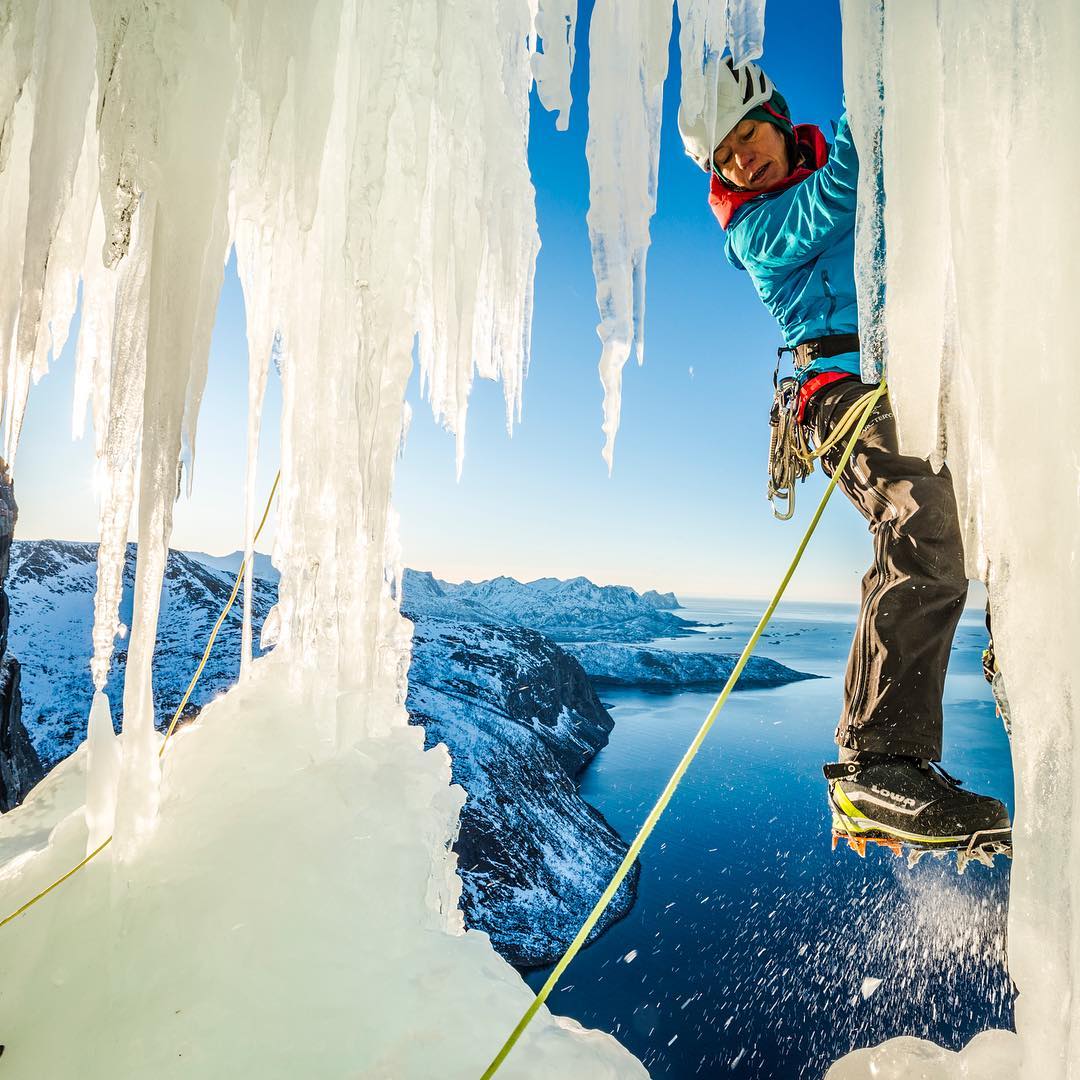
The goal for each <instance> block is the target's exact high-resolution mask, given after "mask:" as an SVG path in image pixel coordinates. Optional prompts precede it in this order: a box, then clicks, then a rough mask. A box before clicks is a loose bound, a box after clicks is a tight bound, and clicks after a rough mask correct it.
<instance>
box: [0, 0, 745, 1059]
mask: <svg viewBox="0 0 1080 1080" xmlns="http://www.w3.org/2000/svg"><path fill="white" fill-rule="evenodd" d="M575 7H576V5H575V4H574V3H572V2H568V0H543V2H542V3H541V0H500V2H498V3H491V2H490V0H457V2H455V3H453V4H447V3H444V2H442V0H385V2H379V3H367V2H363V0H312V2H310V3H304V4H299V3H295V2H294V0H229V2H226V0H205V2H201V3H198V4H189V3H175V2H169V0H13V2H10V3H6V4H3V5H0V342H3V346H4V350H5V351H4V354H3V357H2V363H0V401H2V409H3V415H2V422H3V431H2V439H3V453H4V456H5V457H6V458H7V459H8V460H9V461H14V459H15V456H16V452H17V448H18V442H19V433H20V429H21V425H22V417H23V413H24V409H25V405H26V400H27V395H28V393H29V392H30V388H31V385H32V383H33V382H34V380H35V379H37V378H38V377H40V375H41V374H42V373H43V371H45V370H46V368H47V365H48V362H49V358H50V355H56V354H57V353H58V352H59V351H60V349H61V348H62V347H63V344H64V342H65V340H66V338H67V335H68V332H69V329H70V328H71V326H72V325H73V319H74V317H75V314H76V310H77V308H79V304H80V297H81V314H80V318H79V324H78V325H79V340H78V344H77V372H76V397H75V403H74V413H73V415H74V427H75V429H76V431H81V427H82V423H83V417H84V416H85V414H86V412H87V410H89V412H90V415H91V417H92V420H93V438H94V444H95V448H96V451H97V457H98V470H97V477H96V481H97V489H98V490H97V493H98V496H99V505H100V539H101V545H100V549H99V559H98V590H97V598H96V603H95V630H94V638H93V649H94V652H93V658H92V661H91V670H92V673H93V678H94V684H95V686H96V687H97V689H98V690H99V691H100V690H101V689H102V688H103V687H104V685H105V682H106V679H107V677H108V672H109V669H110V660H111V656H112V650H113V646H114V641H115V640H116V638H117V636H118V633H119V631H120V622H119V618H118V605H119V600H120V596H121V587H122V584H123V569H124V553H125V543H126V541H127V539H128V531H129V526H130V525H131V523H132V522H133V521H134V531H135V532H136V534H137V539H138V550H139V560H138V565H137V569H136V581H135V600H134V612H133V616H132V618H131V620H130V636H129V639H128V662H127V674H126V680H125V685H124V730H123V734H122V736H121V737H120V738H119V739H116V738H115V737H114V736H113V735H112V733H111V726H112V725H111V719H110V717H109V714H108V712H109V711H108V706H107V701H106V699H105V696H104V695H102V694H98V695H97V696H96V697H95V698H94V701H93V708H92V709H91V702H89V701H88V702H87V703H86V709H87V713H88V715H89V716H90V729H91V738H90V740H89V746H88V747H87V750H86V751H85V752H79V753H76V754H75V755H73V756H72V757H71V758H69V759H68V760H67V761H66V762H64V763H63V764H62V765H61V766H59V767H58V768H57V769H56V770H54V771H53V773H52V774H50V776H49V777H48V778H47V779H46V780H45V781H44V782H43V784H42V785H40V786H39V787H38V788H37V789H35V791H34V792H33V793H32V794H31V796H30V798H29V799H28V801H27V803H26V805H25V806H24V807H23V808H21V809H20V810H18V811H16V812H14V813H12V814H10V815H7V816H5V818H4V819H3V821H2V822H0V850H2V851H3V853H4V857H5V862H4V865H3V867H2V868H0V906H2V909H3V910H5V911H10V910H13V909H14V908H15V907H17V906H18V905H19V904H21V903H22V902H23V901H25V900H26V899H27V898H28V897H29V896H30V895H32V894H33V893H35V892H36V891H37V890H38V889H40V888H42V887H43V886H44V885H46V884H47V883H49V882H51V881H52V880H54V879H55V878H57V877H58V876H59V875H60V874H61V873H63V872H64V871H66V870H68V869H69V868H70V867H71V866H73V865H74V864H75V863H76V862H78V861H79V859H81V858H82V856H83V855H84V853H85V852H86V851H87V848H88V844H92V843H93V841H95V840H97V839H98V838H101V837H106V836H109V835H112V836H113V837H114V840H113V842H112V844H111V846H110V847H109V848H108V849H107V850H106V852H105V853H104V854H103V855H101V856H100V857H99V858H98V859H97V860H96V861H94V862H92V863H91V864H90V865H89V866H88V867H87V868H86V869H85V870H83V871H82V872H81V873H80V874H79V875H78V876H77V877H76V878H74V879H73V880H72V881H70V882H68V883H67V885H66V886H64V887H63V888H61V889H59V890H57V891H56V892H55V893H53V894H50V896H49V897H48V898H47V899H46V900H45V901H43V902H42V903H41V904H40V905H38V906H37V907H35V908H33V909H31V911H30V912H28V913H27V914H26V915H24V916H22V917H21V918H20V919H19V920H17V921H16V922H15V923H12V924H10V925H9V926H7V927H5V928H4V930H3V932H4V933H5V934H6V938H5V941H4V948H3V950H2V951H0V953H2V960H0V971H2V977H3V980H4V983H5V985H18V986H19V988H20V990H19V994H18V995H6V996H5V998H4V1004H3V1007H2V1009H3V1016H2V1018H3V1026H4V1030H5V1031H8V1032H11V1033H17V1034H13V1035H12V1037H11V1038H6V1039H5V1042H6V1051H5V1057H4V1067H5V1070H6V1071H7V1072H8V1073H10V1074H11V1075H12V1076H31V1075H37V1076H70V1075H80V1076H86V1077H106V1076H108V1077H114V1076H121V1075H154V1076H162V1077H164V1076H170V1075H177V1074H180V1073H183V1074H185V1075H190V1074H191V1073H192V1072H195V1073H197V1074H199V1075H223V1076H224V1075H239V1074H244V1075H256V1074H257V1075H265V1076H278V1075H337V1074H344V1073H346V1072H348V1073H349V1074H350V1075H360V1076H371V1077H390V1076H392V1077H395V1078H397V1077H426V1076H430V1075H432V1073H433V1071H438V1072H439V1074H440V1075H444V1076H447V1077H458V1076H474V1075H478V1074H479V1072H480V1071H481V1070H482V1068H483V1066H484V1065H485V1064H486V1063H487V1062H488V1060H490V1058H491V1056H492V1055H493V1053H494V1052H495V1050H496V1049H497V1048H498V1046H499V1044H500V1043H501V1041H502V1039H503V1037H504V1036H505V1035H506V1034H507V1033H508V1032H509V1030H510V1029H511V1028H512V1026H513V1023H514V1021H515V1020H516V1019H517V1017H518V1016H519V1015H520V1013H521V1011H522V1010H523V1008H524V1006H525V1004H526V1003H527V1002H528V1001H529V1000H530V992H529V990H528V989H527V988H526V987H525V986H524V985H523V984H522V982H521V981H520V979H519V978H518V977H517V975H516V974H515V973H514V972H513V971H512V969H510V968H509V967H508V966H507V965H505V964H504V963H503V962H502V961H501V960H500V959H499V958H498V957H497V956H496V954H495V953H494V952H493V950H492V949H491V947H490V944H489V942H488V941H487V939H486V937H484V936H483V935H479V934H474V933H464V932H463V929H462V925H461V916H460V912H459V911H458V897H459V894H460V882H459V879H458V877H457V875H456V873H455V858H454V855H453V854H452V852H451V850H450V846H451V843H452V840H453V838H454V834H455V830H456V827H457V821H458V814H459V811H460V808H461V802H462V793H461V791H460V789H459V788H455V787H452V786H451V785H450V769H449V761H448V759H447V755H446V753H445V751H442V750H440V749H438V748H436V749H434V750H432V751H430V752H427V753H424V752H423V750H422V746H421V741H420V733H419V732H418V731H416V730H414V729H410V728H409V727H408V726H407V715H406V711H405V708H404V697H405V685H404V679H405V671H406V668H407V662H408V651H409V630H408V625H407V624H406V623H405V622H404V621H403V620H402V619H401V617H400V614H399V612H398V605H397V599H396V598H397V597H398V595H399V594H400V589H399V588H398V579H399V577H400V568H399V565H398V562H397V542H396V522H395V518H394V515H393V512H392V509H391V507H390V489H391V480H392V476H393V464H394V459H395V454H396V452H397V450H398V448H399V446H400V443H401V439H402V435H403V431H404V430H405V428H406V427H407V418H406V412H405V409H404V406H403V402H402V398H403V393H404V388H405V384H406V381H407V379H408V376H409V372H410V369H411V366H412V363H413V356H414V349H415V355H416V357H417V358H418V362H419V366H420V374H421V383H422V386H423V388H424V391H425V393H426V395H427V396H428V398H429V399H430V402H431V405H432V409H433V411H434V413H435V415H436V417H437V418H438V419H439V420H441V421H442V422H443V423H444V424H445V425H446V426H447V427H448V428H449V429H450V430H452V431H453V432H455V433H456V435H457V439H458V444H457V445H458V465H459V468H460V464H461V460H462V455H463V453H464V445H465V442H464V440H465V415H466V402H467V399H468V395H469V389H470V386H471V383H472V380H473V378H474V376H475V375H477V374H479V375H481V376H483V377H489V378H496V379H500V380H501V381H502V384H503V387H504V390H505V399H506V413H507V423H508V424H510V423H512V422H513V421H514V419H515V417H516V416H517V414H518V411H519V408H520V401H521V391H522V383H523V378H524V373H525V371H526V368H527V363H528V351H529V335H530V326H531V310H532V308H531V306H532V281H533V271H534V265H535V258H536V253H537V249H538V245H539V238H538V236H537V231H536V224H535V213H534V193H533V187H532V183H531V179H530V176H529V171H528V165H527V158H526V149H527V139H528V119H529V111H528V104H529V91H530V87H531V83H532V79H533V74H534V71H535V74H536V76H537V77H538V78H539V79H540V91H541V93H542V97H543V100H544V102H545V103H546V104H548V105H550V106H551V107H553V108H555V109H558V111H559V114H560V117H559V121H558V122H559V123H560V124H565V121H566V116H567V110H568V109H569V105H570V92H569V75H570V68H571V65H572V62H573V31H574V21H575V17H576V11H575ZM684 7H685V8H686V12H685V14H684V19H685V20H686V22H687V25H688V26H689V27H690V30H689V31H688V32H689V33H690V34H691V35H692V37H693V40H695V41H696V42H697V43H698V45H699V46H700V45H701V44H702V43H703V42H705V41H706V40H708V41H711V42H712V47H713V50H714V51H718V49H719V48H720V47H722V40H723V39H724V38H725V37H726V36H727V35H728V34H729V30H730V33H731V35H732V41H733V42H734V43H735V47H736V48H739V49H742V48H754V47H759V46H755V45H754V44H753V43H754V42H755V41H756V42H759V41H760V36H761V35H760V16H761V11H760V8H761V0H747V2H746V3H741V2H736V0H730V2H729V3H716V2H712V3H688V4H685V5H684ZM671 10H672V9H671V3H670V0H643V2H642V3H641V4H634V5H627V4H623V3H621V2H620V3H618V4H616V3H614V2H613V0H601V2H600V3H599V4H598V5H597V8H596V11H595V13H594V16H593V28H592V40H593V42H594V56H593V76H592V80H593V81H592V88H591V92H592V94H593V95H594V96H595V107H594V123H595V125H596V131H595V135H594V136H593V137H590V148H589V158H590V162H591V165H592V169H593V172H594V182H593V205H592V208H591V212H590V228H591V232H592V236H593V241H594V244H595V246H596V251H597V267H598V290H599V295H600V297H601V315H602V320H603V323H602V326H603V327H604V328H605V329H604V332H603V335H602V336H603V338H604V355H605V358H606V359H605V364H604V371H605V385H606V390H607V396H608V406H607V413H606V421H605V430H606V434H607V437H608V442H609V447H608V449H609V454H608V456H609V460H610V443H611V440H613V438H614V434H615V425H616V423H617V416H618V374H619V368H620V367H621V362H622V361H623V360H625V358H626V356H628V355H629V352H630V350H631V348H632V347H634V344H635V341H636V346H637V349H638V353H639V355H640V343H641V320H642V317H643V297H644V291H643V290H644V259H645V251H646V249H647V245H648V219H649V217H650V215H651V213H652V209H653V206H654V205H655V185H656V153H657V146H658V138H659V122H660V112H659V100H660V99H659V94H660V85H661V83H662V79H663V73H664V70H665V69H666V64H667V41H668V36H669V34H670V23H671ZM538 34H539V35H540V36H542V37H543V39H544V40H543V46H544V48H543V55H542V57H538V56H537V55H536V44H537V36H538ZM695 35H696V36H695ZM623 46H625V48H626V50H627V51H626V53H625V55H618V52H617V50H619V49H621V48H622V47H623ZM702 55H704V54H702ZM626 56H629V57H631V58H633V62H632V64H631V65H630V66H629V68H627V66H626V64H625V58H626ZM534 64H535V67H534ZM628 78H629V82H627V81H626V80H627V79H628ZM635 79H637V80H639V81H638V83H637V84H635V83H634V80H635ZM635 88H636V92H634V93H632V94H631V96H630V97H629V98H624V97H622V96H621V95H622V93H623V91H624V90H626V89H629V90H635ZM616 170H620V172H619V173H618V174H617V171H616ZM232 250H235V253H236V260H237V266H238V270H239V275H240V279H241V282H242V285H243V290H244V300H245V308H246V318H247V338H248V348H249V359H250V369H249V370H250V375H249V388H248V440H247V442H248V450H249V455H250V464H249V468H248V478H247V492H246V493H245V506H246V514H245V519H246V531H247V536H246V538H245V547H246V549H247V550H248V551H250V550H251V548H252V536H253V533H254V528H255V519H256V516H257V510H258V506H259V502H260V500H261V497H262V493H259V495H258V497H257V496H256V493H255V491H254V484H253V479H254V460H255V450H256V448H257V446H258V442H259V435H260V412H261V407H262V399H263V392H264V388H265V385H266V374H267V366H268V364H269V362H270V360H271V358H273V359H275V361H276V362H278V363H279V364H280V366H281V372H282V387H283V416H282V425H281V426H282V435H281V439H282V443H281V467H282V476H281V486H280V489H279V492H278V511H277V512H278V522H279V526H278V539H277V547H276V551H275V563H276V565H277V567H278V568H279V569H280V571H281V585H280V601H279V605H278V626H279V632H278V637H277V646H276V649H275V651H274V653H273V654H272V655H271V656H269V657H264V658H260V659H255V660H252V658H251V651H252V642H251V632H250V629H249V628H247V629H245V632H244V634H243V637H242V652H243V657H242V659H243V671H244V677H243V678H242V680H241V682H240V684H239V685H238V686H237V688H236V689H234V690H233V691H231V692H230V693H228V694H227V695H225V696H224V697H223V698H221V699H219V700H217V701H215V702H213V703H211V704H210V705H208V706H207V707H206V709H205V710H204V712H203V714H202V720H201V722H199V723H198V724H196V725H192V726H190V727H188V728H186V729H184V730H183V731H182V733H181V734H179V735H178V736H177V737H176V739H175V742H174V743H173V744H171V745H170V746H169V748H168V753H167V754H166V755H165V756H164V757H162V758H160V759H159V749H160V739H159V736H157V735H156V733H155V731H154V727H153V692H152V683H151V675H152V670H151V659H152V651H153V645H154V640H155V627H156V623H157V620H158V614H159V603H160V596H161V586H162V577H163V572H164V569H165V561H166V555H167V551H168V543H169V535H170V532H171V527H172V507H173V503H174V500H175V498H176V496H177V493H178V492H179V491H180V490H182V488H183V487H184V485H191V484H192V483H195V482H197V477H196V466H197V461H198V458H197V455H196V434H197V422H198V415H199V404H200V399H201V396H202V390H203V386H204V383H205V378H206V370H207V357H208V347H209V340H210V334H211V329H212V326H213V321H214V317H215V313H216V308H217V301H218V295H219V291H220V287H221V282H222V275H223V267H224V265H225V261H226V258H227V256H228V254H229V252H230V251H232ZM249 588H250V581H249ZM245 611H246V612H247V614H248V616H249V621H250V612H251V604H250V600H246V601H245ZM502 1074H503V1075H505V1076H508V1077H511V1076H518V1077H523V1076H550V1075H556V1074H558V1075H564V1076H567V1077H575V1076H577V1077H582V1078H585V1077H588V1078H590V1080H592V1078H600V1077H612V1078H614V1077H633V1076H643V1075H645V1073H644V1069H643V1068H642V1067H641V1066H640V1064H638V1063H637V1062H636V1061H635V1060H634V1059H633V1058H631V1057H630V1055H629V1054H627V1053H626V1052H625V1051H624V1050H623V1049H622V1048H621V1047H620V1046H619V1045H618V1044H617V1043H616V1042H615V1041H614V1040H613V1039H612V1038H611V1037H610V1036H608V1035H605V1034H603V1033H599V1032H585V1031H583V1030H581V1029H580V1028H579V1027H578V1026H577V1025H576V1024H574V1023H573V1022H571V1021H565V1020H560V1019H557V1018H553V1017H552V1016H551V1015H550V1013H548V1012H547V1010H546V1009H545V1010H542V1011H541V1013H540V1014H539V1015H538V1016H537V1017H536V1019H535V1021H534V1022H533V1024H532V1025H531V1026H530V1028H529V1030H528V1032H527V1033H526V1035H525V1037H524V1039H523V1040H522V1043H521V1044H520V1045H519V1047H518V1048H517V1049H516V1051H515V1053H514V1055H512V1057H511V1059H510V1060H508V1062H507V1063H506V1065H505V1066H504V1067H503V1069H502Z"/></svg>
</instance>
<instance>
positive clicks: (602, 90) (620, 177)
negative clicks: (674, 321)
mask: <svg viewBox="0 0 1080 1080" xmlns="http://www.w3.org/2000/svg"><path fill="white" fill-rule="evenodd" d="M671 12H672V6H671V2H670V0H642V2H641V3H633V4H626V3H620V2H619V0H597V3H596V6H595V7H594V8H593V13H592V22H591V24H590V26H589V136H588V140H587V142H586V145H585V152H586V155H587V156H588V159H589V216H588V220H589V239H590V240H591V242H592V249H593V271H594V272H595V274H596V304H597V307H598V308H599V309H600V325H599V326H598V327H597V328H596V332H597V334H598V335H599V337H600V343H601V347H602V348H601V354H600V381H601V383H602V384H603V387H604V424H603V430H604V450H603V454H604V460H605V461H606V462H607V465H608V470H609V471H610V470H611V468H612V467H613V465H614V454H615V435H616V433H617V432H618V430H619V415H620V412H621V408H622V369H623V366H624V365H625V364H626V361H627V360H628V359H629V358H630V353H631V350H633V351H634V353H635V355H636V357H637V361H638V363H641V362H642V361H643V360H644V357H645V353H644V348H645V340H644V332H645V257H646V255H647V254H648V250H649V221H650V220H651V218H652V215H653V212H654V211H655V209H656V174H657V169H658V167H659V164H660V120H661V105H662V97H663V89H664V79H665V78H666V76H667V68H668V41H669V39H670V38H671Z"/></svg>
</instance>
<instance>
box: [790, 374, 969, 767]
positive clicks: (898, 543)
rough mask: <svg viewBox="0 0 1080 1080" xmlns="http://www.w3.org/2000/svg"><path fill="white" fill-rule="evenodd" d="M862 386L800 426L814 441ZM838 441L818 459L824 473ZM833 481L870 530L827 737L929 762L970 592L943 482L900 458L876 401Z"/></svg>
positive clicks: (829, 401) (837, 389)
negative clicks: (835, 720) (834, 720)
mask: <svg viewBox="0 0 1080 1080" xmlns="http://www.w3.org/2000/svg"><path fill="white" fill-rule="evenodd" d="M870 389H872V387H871V386H868V385H867V384H866V383H863V382H860V381H859V380H858V379H856V378H854V377H852V378H851V379H844V380H842V381H839V382H835V383H830V384H829V385H828V386H825V387H823V388H822V389H821V390H819V391H818V392H817V393H816V394H814V396H813V397H812V398H811V399H810V401H809V403H808V404H807V408H806V413H805V416H804V420H803V422H804V424H805V425H807V426H808V427H809V429H810V431H811V432H812V434H813V437H814V441H815V443H816V444H818V445H820V444H821V442H822V441H823V440H824V439H825V438H827V437H828V435H829V432H830V431H832V429H833V427H834V425H835V424H837V423H838V422H839V421H840V420H841V419H842V418H843V416H844V414H845V413H846V412H847V411H848V409H849V408H850V407H851V406H852V405H853V404H854V402H856V401H857V400H858V398H859V397H860V396H861V395H862V394H864V393H866V392H867V391H868V390H870ZM847 441H848V440H847V439H846V438H845V439H843V440H841V443H840V445H838V446H836V447H834V448H833V449H832V450H830V451H829V452H828V453H827V454H826V455H824V457H823V458H822V465H823V467H824V469H825V472H826V473H828V475H830V476H832V474H833V471H834V469H835V467H836V464H837V463H838V461H839V459H840V457H841V455H842V454H843V451H844V447H845V446H846V445H847ZM837 485H838V486H839V487H841V488H843V491H844V494H845V495H847V497H848V498H849V499H850V500H851V501H852V502H853V503H854V504H855V507H856V509H857V510H858V511H859V513H861V514H862V516H863V517H864V518H866V520H867V522H869V525H870V533H871V535H872V536H873V538H874V562H873V565H872V566H871V567H870V569H869V570H868V571H867V572H866V575H865V576H864V577H863V581H862V607H861V609H860V611H859V621H858V625H857V626H856V628H855V640H854V641H853V642H852V646H851V655H850V657H849V659H848V666H847V675H846V677H845V682H844V709H843V713H842V714H841V717H840V725H839V727H838V728H837V731H836V741H837V742H838V743H839V744H840V746H842V747H847V748H849V749H852V750H870V751H874V752H877V753H890V754H910V755H911V756H913V757H920V758H928V759H930V760H934V761H937V760H939V759H940V758H941V696H942V693H943V691H944V687H945V669H946V667H947V666H948V663H949V650H950V649H951V648H952V640H953V635H954V633H955V632H956V624H957V623H958V622H959V619H960V614H961V612H962V611H963V607H964V600H965V598H966V597H967V587H968V583H967V575H966V573H965V571H964V548H963V541H962V539H961V536H960V522H959V518H958V515H957V509H956V496H955V494H954V492H953V484H952V477H951V476H950V474H949V470H948V469H947V468H942V470H941V472H939V473H935V472H934V470H933V469H932V468H931V467H930V464H929V462H927V461H924V460H923V459H922V458H916V457H907V456H905V455H902V454H901V453H900V452H899V450H898V448H897V438H896V422H895V420H894V418H893V412H892V406H891V405H890V404H889V400H888V397H887V396H886V397H883V398H882V399H881V400H879V401H878V403H877V404H876V406H875V407H874V412H873V413H872V415H871V417H870V420H869V421H868V423H867V425H866V427H865V428H864V429H863V431H862V433H861V434H860V436H859V439H858V442H857V443H856V444H855V450H854V453H853V454H852V456H851V460H850V461H849V462H848V465H847V467H846V468H845V469H844V471H843V473H842V474H841V476H840V479H839V480H838V481H837Z"/></svg>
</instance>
